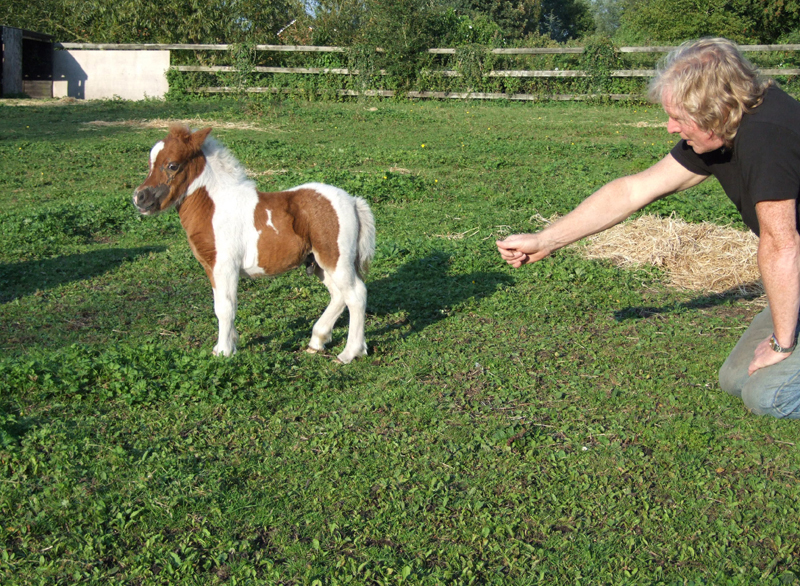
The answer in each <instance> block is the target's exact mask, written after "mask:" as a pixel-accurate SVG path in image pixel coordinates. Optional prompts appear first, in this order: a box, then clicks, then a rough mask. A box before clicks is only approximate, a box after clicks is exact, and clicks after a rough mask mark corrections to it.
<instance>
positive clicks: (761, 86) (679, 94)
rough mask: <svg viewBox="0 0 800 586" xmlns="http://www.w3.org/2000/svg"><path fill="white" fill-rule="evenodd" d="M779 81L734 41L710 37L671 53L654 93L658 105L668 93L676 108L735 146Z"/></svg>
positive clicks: (660, 69) (660, 68)
mask: <svg viewBox="0 0 800 586" xmlns="http://www.w3.org/2000/svg"><path fill="white" fill-rule="evenodd" d="M773 83H774V82H773V81H772V80H771V79H768V78H764V77H762V76H761V75H760V74H759V73H758V70H757V69H756V68H755V67H754V66H753V64H752V63H750V61H748V60H747V59H746V58H745V57H744V56H743V55H742V54H741V53H740V52H739V49H738V47H737V46H736V45H735V44H734V43H733V42H731V41H729V40H728V39H722V38H705V39H700V40H697V41H689V42H686V43H683V44H682V45H681V46H680V47H678V48H677V49H675V50H674V51H672V52H671V53H669V54H668V55H667V56H666V57H665V58H664V59H663V60H662V61H661V62H660V63H659V66H658V69H657V73H656V77H655V78H654V79H653V80H652V82H651V83H650V89H649V92H648V93H649V97H650V100H651V101H653V102H655V103H662V102H663V100H664V99H665V92H666V93H668V94H669V95H668V98H669V100H670V103H671V105H672V106H673V107H675V108H678V109H680V110H683V112H685V113H686V115H687V116H688V117H689V119H690V120H692V121H693V122H695V123H696V124H697V126H698V127H699V128H700V129H701V130H710V131H712V132H714V134H716V135H717V136H718V137H720V138H721V139H723V140H724V141H725V144H726V145H727V146H732V145H733V139H734V137H735V136H736V131H737V130H738V129H739V124H740V123H741V121H742V116H744V115H745V114H747V113H748V112H750V111H752V110H753V109H754V108H757V107H758V106H759V105H760V104H761V102H762V101H763V99H764V94H765V93H766V91H767V88H768V87H770V86H771V85H772V84H773Z"/></svg>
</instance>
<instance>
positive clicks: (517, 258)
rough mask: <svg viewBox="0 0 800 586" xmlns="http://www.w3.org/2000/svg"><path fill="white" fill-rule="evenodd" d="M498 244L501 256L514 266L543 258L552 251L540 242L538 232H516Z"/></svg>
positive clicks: (517, 266)
mask: <svg viewBox="0 0 800 586" xmlns="http://www.w3.org/2000/svg"><path fill="white" fill-rule="evenodd" d="M496 244H497V250H498V251H499V252H500V256H501V257H502V258H503V260H504V261H506V262H507V263H508V264H510V265H511V266H512V267H514V268H519V267H521V266H522V265H525V264H529V263H532V262H536V261H537V260H541V259H543V258H544V257H546V256H547V255H548V254H550V252H551V251H550V250H547V249H544V248H543V247H542V246H541V244H539V235H538V234H514V235H513V236H509V237H508V238H506V239H505V240H498V241H497V242H496Z"/></svg>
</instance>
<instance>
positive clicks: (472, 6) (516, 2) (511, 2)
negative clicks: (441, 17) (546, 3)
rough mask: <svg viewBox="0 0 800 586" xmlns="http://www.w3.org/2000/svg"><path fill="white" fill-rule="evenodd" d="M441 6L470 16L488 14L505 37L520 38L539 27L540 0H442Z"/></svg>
mask: <svg viewBox="0 0 800 586" xmlns="http://www.w3.org/2000/svg"><path fill="white" fill-rule="evenodd" d="M440 4H441V5H442V6H444V7H447V8H452V9H454V10H455V11H456V12H458V13H461V14H466V15H467V16H470V17H471V18H475V17H476V16H477V15H485V16H488V17H489V18H490V19H491V20H492V21H493V22H495V23H496V24H497V25H498V26H499V27H500V30H501V32H502V35H503V37H504V38H506V39H520V38H522V37H524V36H525V35H527V34H530V33H533V32H536V31H537V30H538V27H539V17H540V16H541V4H542V0H444V1H442V2H441V3H440Z"/></svg>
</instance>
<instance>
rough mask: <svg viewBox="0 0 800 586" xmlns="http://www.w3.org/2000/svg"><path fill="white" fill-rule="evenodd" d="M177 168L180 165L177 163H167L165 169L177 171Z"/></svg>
mask: <svg viewBox="0 0 800 586" xmlns="http://www.w3.org/2000/svg"><path fill="white" fill-rule="evenodd" d="M179 168H180V165H178V163H167V169H169V170H170V171H177V170H178V169H179Z"/></svg>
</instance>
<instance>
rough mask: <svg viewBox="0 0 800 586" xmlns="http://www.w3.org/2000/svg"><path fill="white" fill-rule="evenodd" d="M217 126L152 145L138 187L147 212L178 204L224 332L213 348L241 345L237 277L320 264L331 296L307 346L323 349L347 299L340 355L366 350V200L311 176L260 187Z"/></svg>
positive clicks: (180, 131)
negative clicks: (216, 133) (280, 187)
mask: <svg viewBox="0 0 800 586" xmlns="http://www.w3.org/2000/svg"><path fill="white" fill-rule="evenodd" d="M210 132H211V128H205V129H203V130H198V131H197V132H192V131H191V130H189V129H188V128H186V127H183V126H173V127H172V128H171V129H170V132H169V135H168V136H167V137H166V138H165V139H164V140H162V141H159V142H158V143H156V145H155V146H154V147H153V149H152V150H151V151H150V173H149V174H148V175H147V179H145V181H144V183H142V185H140V186H139V187H137V188H136V190H135V191H134V193H133V203H134V205H135V206H136V207H137V208H138V210H139V212H141V213H142V214H144V215H146V216H149V215H153V214H157V213H159V212H163V211H166V210H168V209H170V208H172V207H175V208H176V209H177V210H178V215H179V216H180V219H181V224H182V225H183V228H184V230H186V235H187V236H188V238H189V245H190V246H191V248H192V252H193V253H194V256H195V258H197V260H198V261H200V264H201V265H203V268H204V269H205V271H206V274H207V275H208V278H209V279H210V280H211V286H212V288H213V289H214V312H215V313H216V315H217V319H218V320H219V340H218V341H217V345H216V346H214V354H217V355H220V354H221V355H224V356H230V355H231V354H233V353H234V352H236V341H237V339H238V335H237V333H236V329H235V328H234V325H233V321H234V317H235V315H236V293H237V289H238V282H239V275H240V274H247V275H249V276H251V277H256V276H259V275H277V274H279V273H283V272H285V271H288V270H289V269H293V268H295V267H297V266H300V265H302V264H304V263H306V264H308V263H313V264H312V265H311V266H313V267H314V272H315V273H316V275H317V276H318V277H319V278H320V279H321V280H322V282H323V283H324V284H325V286H327V287H328V290H329V291H330V294H331V302H330V304H329V305H328V307H327V309H326V310H325V312H324V313H323V314H322V316H321V317H320V318H319V320H318V321H317V323H315V324H314V328H313V329H312V332H311V342H310V343H309V351H311V352H317V351H321V350H323V349H324V347H325V344H326V343H328V342H330V340H331V331H332V329H333V326H334V324H335V323H336V320H337V319H338V317H339V316H340V315H341V314H342V312H343V311H344V308H345V306H347V308H348V310H349V313H350V327H349V331H348V335H347V345H346V346H345V349H344V351H343V352H342V353H341V354H339V356H338V357H337V358H338V359H339V360H340V361H341V362H343V363H348V362H350V361H351V360H353V359H354V358H356V357H357V356H364V355H365V354H366V353H367V345H366V343H365V341H364V316H365V311H366V304H367V288H366V286H365V285H364V281H363V280H362V277H363V276H364V274H365V273H366V271H367V269H368V267H369V263H370V261H371V260H372V257H373V255H374V252H375V221H374V219H373V216H372V212H371V211H370V209H369V206H368V205H367V202H366V201H364V200H363V199H361V198H359V197H352V196H350V195H348V194H347V193H346V192H345V191H343V190H341V189H339V188H337V187H332V186H330V185H323V184H321V183H309V184H305V185H300V186H299V187H295V188H293V189H290V190H288V191H279V192H277V193H262V192H260V191H257V190H256V187H255V184H254V183H253V181H251V180H249V179H248V178H247V176H246V175H245V171H244V169H243V168H242V166H241V165H240V164H239V163H238V161H237V160H236V159H235V158H234V157H233V155H232V154H231V153H230V151H228V150H227V149H226V148H225V147H223V146H221V145H220V144H219V143H218V142H216V141H215V140H214V139H212V138H209V136H208V134H209V133H210Z"/></svg>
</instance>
